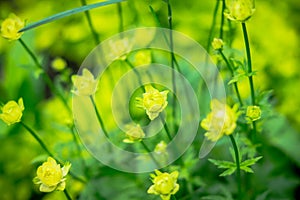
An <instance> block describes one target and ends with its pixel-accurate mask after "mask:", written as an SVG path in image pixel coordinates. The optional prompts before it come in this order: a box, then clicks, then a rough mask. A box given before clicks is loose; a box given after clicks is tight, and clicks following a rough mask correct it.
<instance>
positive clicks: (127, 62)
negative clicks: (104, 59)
mask: <svg viewBox="0 0 300 200" xmlns="http://www.w3.org/2000/svg"><path fill="white" fill-rule="evenodd" d="M124 61H125V63H126V64H127V65H128V66H129V67H130V68H131V69H132V70H133V72H134V73H135V74H136V76H137V78H138V81H139V84H140V86H142V85H143V82H142V79H141V75H140V74H139V72H138V71H137V70H136V68H135V67H134V66H133V64H132V63H131V62H130V61H129V60H128V58H126V59H125V60H124ZM142 88H143V90H144V92H145V88H144V87H142Z"/></svg>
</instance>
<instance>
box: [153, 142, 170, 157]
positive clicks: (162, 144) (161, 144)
mask: <svg viewBox="0 0 300 200" xmlns="http://www.w3.org/2000/svg"><path fill="white" fill-rule="evenodd" d="M167 147H168V145H167V144H166V143H165V141H160V142H159V143H158V144H157V145H156V146H155V148H154V152H155V153H158V154H165V153H167V151H166V150H167Z"/></svg>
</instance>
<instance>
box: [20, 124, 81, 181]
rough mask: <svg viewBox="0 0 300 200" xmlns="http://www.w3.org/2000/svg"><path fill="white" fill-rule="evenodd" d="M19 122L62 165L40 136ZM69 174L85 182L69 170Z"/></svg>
mask: <svg viewBox="0 0 300 200" xmlns="http://www.w3.org/2000/svg"><path fill="white" fill-rule="evenodd" d="M20 124H21V125H22V126H23V127H24V128H25V129H26V130H27V131H28V132H29V133H30V134H31V135H32V136H33V137H34V139H36V141H37V142H38V143H39V144H40V145H41V147H42V148H43V149H44V150H45V151H46V152H47V154H48V155H49V156H51V157H53V158H54V159H55V160H56V161H57V162H58V163H59V164H61V165H63V163H62V162H60V160H59V159H58V158H56V157H55V156H54V154H53V153H52V152H51V151H50V150H49V149H48V147H47V146H46V144H45V143H44V142H43V140H42V139H41V138H40V136H39V135H38V134H37V133H36V132H35V131H34V130H33V129H32V128H30V127H29V126H27V125H26V124H25V123H24V122H22V121H21V122H20ZM69 174H70V175H71V176H72V177H73V178H74V179H76V180H78V181H81V182H83V183H85V182H86V181H85V180H83V179H82V178H80V177H78V176H76V175H75V174H73V173H72V172H71V171H70V172H69Z"/></svg>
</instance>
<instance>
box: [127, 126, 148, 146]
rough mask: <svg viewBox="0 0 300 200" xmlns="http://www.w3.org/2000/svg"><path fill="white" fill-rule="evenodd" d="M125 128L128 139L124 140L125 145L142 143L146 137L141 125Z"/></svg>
mask: <svg viewBox="0 0 300 200" xmlns="http://www.w3.org/2000/svg"><path fill="white" fill-rule="evenodd" d="M125 128H126V129H127V131H126V137H127V138H125V139H124V140H123V142H125V143H134V142H140V141H142V139H143V138H144V137H145V133H144V131H143V129H142V128H141V126H140V125H139V124H135V125H127V126H126V127H125Z"/></svg>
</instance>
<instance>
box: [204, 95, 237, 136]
mask: <svg viewBox="0 0 300 200" xmlns="http://www.w3.org/2000/svg"><path fill="white" fill-rule="evenodd" d="M210 107H211V112H210V113H209V114H208V115H207V117H206V118H205V119H203V120H202V122H201V126H202V128H204V129H205V130H206V131H207V132H206V133H205V136H206V137H207V139H209V140H211V141H213V142H215V141H217V140H219V139H220V138H221V137H222V136H223V135H224V134H226V135H230V134H232V133H233V131H234V130H235V128H236V121H237V119H238V116H239V113H238V112H237V110H238V107H237V105H235V106H234V107H233V108H230V107H229V106H228V105H226V104H223V103H221V102H219V101H218V100H216V99H213V100H212V101H211V103H210Z"/></svg>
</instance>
